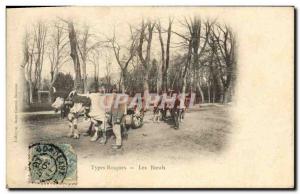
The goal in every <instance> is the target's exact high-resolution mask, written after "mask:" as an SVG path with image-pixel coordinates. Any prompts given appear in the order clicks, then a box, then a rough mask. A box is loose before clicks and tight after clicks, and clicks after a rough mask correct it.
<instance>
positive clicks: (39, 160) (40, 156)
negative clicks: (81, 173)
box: [29, 143, 77, 184]
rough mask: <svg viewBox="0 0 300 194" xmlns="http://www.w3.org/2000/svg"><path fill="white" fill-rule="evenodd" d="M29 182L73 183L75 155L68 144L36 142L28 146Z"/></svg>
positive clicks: (74, 180) (75, 167)
mask: <svg viewBox="0 0 300 194" xmlns="http://www.w3.org/2000/svg"><path fill="white" fill-rule="evenodd" d="M29 174H30V182H31V183H53V184H74V183H76V182H77V156H76V154H75V152H74V150H73V149H72V147H71V145H69V144H51V143H36V144H32V145H30V146H29Z"/></svg>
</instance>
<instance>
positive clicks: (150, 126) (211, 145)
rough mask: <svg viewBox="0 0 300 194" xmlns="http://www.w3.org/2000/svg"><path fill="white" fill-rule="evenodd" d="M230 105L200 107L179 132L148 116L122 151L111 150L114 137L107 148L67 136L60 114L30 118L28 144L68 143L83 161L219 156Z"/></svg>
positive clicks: (224, 142)
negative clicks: (129, 156)
mask: <svg viewBox="0 0 300 194" xmlns="http://www.w3.org/2000/svg"><path fill="white" fill-rule="evenodd" d="M229 111H230V106H228V105H226V106H216V105H210V106H203V107H199V105H197V106H195V107H194V108H192V109H190V110H189V112H188V113H186V117H185V120H184V122H183V123H181V124H180V129H179V130H175V129H174V128H173V126H172V123H171V122H160V123H153V122H152V121H151V113H150V112H148V113H147V114H146V116H145V123H144V125H143V127H142V128H139V129H135V130H130V131H129V134H128V135H129V136H128V139H127V140H124V141H123V147H122V149H120V150H117V151H115V150H113V149H111V144H112V143H114V139H113V137H111V138H110V139H109V140H108V142H107V144H106V145H101V144H100V143H99V141H97V142H90V138H89V137H84V136H81V137H80V139H79V140H78V139H71V138H68V137H66V135H67V134H68V130H69V129H68V124H67V121H66V119H60V118H59V115H37V116H32V115H31V116H30V117H29V116H28V117H27V118H26V121H25V122H24V124H25V129H26V130H25V137H26V142H28V143H36V142H49V143H68V144H71V145H72V147H73V148H74V149H75V150H76V152H77V154H80V155H81V157H83V158H89V157H101V158H103V157H112V156H115V155H120V156H124V155H139V156H141V157H148V158H151V157H166V158H168V159H187V158H189V157H192V156H193V155H194V154H204V153H205V154H207V153H210V154H217V153H219V152H222V151H223V150H224V149H225V148H226V145H227V143H228V139H229V136H230V133H231V122H230V115H229ZM88 126H89V123H88V122H86V121H83V120H80V122H79V125H78V127H79V129H80V131H81V132H84V131H86V129H87V128H88Z"/></svg>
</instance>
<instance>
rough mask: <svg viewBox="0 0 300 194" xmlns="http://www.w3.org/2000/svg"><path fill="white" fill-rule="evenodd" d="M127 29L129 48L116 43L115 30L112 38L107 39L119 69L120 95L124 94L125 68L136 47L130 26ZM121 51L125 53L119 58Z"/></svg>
mask: <svg viewBox="0 0 300 194" xmlns="http://www.w3.org/2000/svg"><path fill="white" fill-rule="evenodd" d="M129 28H130V33H131V37H130V41H131V43H130V46H129V48H127V47H121V45H120V44H119V43H118V41H117V38H116V33H115V30H114V33H113V37H112V38H110V39H109V43H110V47H111V48H112V50H113V53H114V55H115V58H116V61H117V63H118V65H119V67H120V69H121V76H120V85H121V91H122V93H125V80H126V78H127V68H128V65H129V64H130V62H131V60H132V59H133V57H134V56H135V54H136V45H137V35H136V34H135V33H134V32H133V30H132V27H131V26H129ZM122 50H125V53H123V55H122V57H121V51H122Z"/></svg>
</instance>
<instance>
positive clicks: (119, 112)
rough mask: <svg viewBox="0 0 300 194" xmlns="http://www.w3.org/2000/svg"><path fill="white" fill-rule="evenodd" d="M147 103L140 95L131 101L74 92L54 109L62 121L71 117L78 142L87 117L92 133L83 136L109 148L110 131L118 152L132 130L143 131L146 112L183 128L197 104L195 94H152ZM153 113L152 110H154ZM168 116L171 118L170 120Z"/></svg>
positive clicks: (114, 95)
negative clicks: (80, 126)
mask: <svg viewBox="0 0 300 194" xmlns="http://www.w3.org/2000/svg"><path fill="white" fill-rule="evenodd" d="M147 96H148V98H147V99H145V98H144V97H141V95H139V94H137V95H135V96H134V97H129V96H128V95H126V94H117V93H115V92H113V93H109V94H107V93H104V92H102V91H100V92H97V93H89V94H79V93H77V92H76V91H72V92H70V93H69V95H68V96H67V97H66V98H62V97H57V98H56V99H55V101H54V103H53V104H52V107H53V108H54V109H55V110H56V111H58V110H60V112H61V117H62V118H65V117H67V120H68V123H69V128H70V132H69V135H68V136H69V137H72V138H75V139H78V138H79V137H80V133H79V130H78V119H79V117H84V118H85V119H86V120H89V121H90V125H89V128H88V130H87V131H86V132H85V133H84V134H83V135H85V136H91V141H97V140H98V139H99V138H100V143H101V144H105V143H106V141H107V136H108V133H109V132H110V131H112V132H113V134H114V136H115V139H116V142H115V144H113V146H112V147H113V148H114V149H119V148H121V146H122V139H123V138H127V136H128V134H127V131H128V129H130V128H133V129H135V128H139V127H141V126H142V125H143V118H144V114H145V112H146V111H148V110H150V107H153V118H152V119H153V121H154V122H160V121H161V120H168V119H172V121H173V123H174V128H175V129H178V128H179V123H180V122H182V121H183V119H184V114H185V112H186V110H187V108H188V107H189V106H190V105H192V103H193V94H189V95H177V94H174V93H173V94H172V93H169V95H168V94H162V95H156V94H154V95H153V94H151V95H150V94H149V95H147ZM151 109H152V108H151ZM168 112H169V113H170V117H167V114H168Z"/></svg>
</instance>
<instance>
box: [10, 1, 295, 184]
mask: <svg viewBox="0 0 300 194" xmlns="http://www.w3.org/2000/svg"><path fill="white" fill-rule="evenodd" d="M294 20H295V9H294V7H292V6H291V7H288V6H287V7H197V6H195V7H157V6H154V7H120V6H119V7H99V6H94V7H72V6H70V7H31V8H26V7H19V8H17V7H14V8H10V7H7V8H6V23H7V29H6V40H7V42H6V48H7V56H6V60H7V64H6V76H7V77H6V79H7V86H6V87H7V88H6V95H7V98H6V99H7V101H6V103H7V104H6V107H7V110H6V111H7V115H6V116H7V127H6V134H7V137H6V138H7V141H6V147H7V149H6V152H7V153H6V161H7V162H6V168H7V170H6V177H7V187H8V188H10V189H13V188H100V189H101V188H104V189H105V188H181V189H183V188H294V186H295V184H294V173H295V172H294V170H295V163H294V157H295V156H294V149H295V147H294V145H295V142H294V140H295V139H294V63H295V60H294V49H295V46H294V41H295V35H294V32H295V29H294V28H295V26H294Z"/></svg>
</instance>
